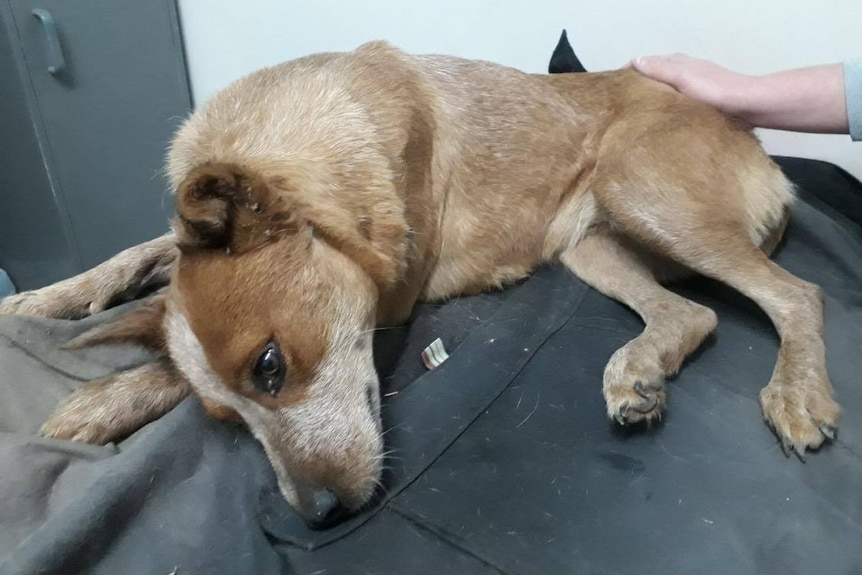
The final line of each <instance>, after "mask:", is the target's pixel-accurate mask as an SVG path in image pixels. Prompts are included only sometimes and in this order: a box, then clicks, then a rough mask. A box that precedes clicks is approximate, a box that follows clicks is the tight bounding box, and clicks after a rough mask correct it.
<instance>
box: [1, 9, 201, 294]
mask: <svg viewBox="0 0 862 575" xmlns="http://www.w3.org/2000/svg"><path fill="white" fill-rule="evenodd" d="M0 2H2V4H0V17H2V19H3V27H2V32H4V36H5V37H4V38H2V42H0V267H4V268H6V270H7V271H8V272H9V274H10V275H11V276H12V279H13V280H14V281H15V282H16V284H17V285H18V287H19V288H22V289H28V288H32V287H38V286H39V285H44V284H47V283H50V282H52V281H56V280H58V279H61V278H62V277H66V276H68V275H70V274H72V273H77V272H79V271H82V270H83V269H86V268H89V267H92V266H93V265H95V264H98V263H99V262H101V261H104V260H105V259H107V258H108V257H110V256H111V255H113V254H115V253H116V252H118V251H120V250H122V249H124V248H126V247H129V246H131V245H134V244H136V243H140V242H142V241H145V240H148V239H151V238H153V237H155V236H157V235H159V234H162V233H164V232H165V231H166V230H167V225H168V218H169V216H170V212H171V209H172V204H171V196H170V194H169V192H168V190H167V182H166V180H165V178H164V176H163V174H162V170H163V166H164V157H165V153H166V149H167V145H168V143H169V141H170V138H171V136H172V134H173V132H174V131H175V130H176V128H177V127H178V125H179V123H180V122H181V121H182V119H183V118H184V117H185V116H186V115H187V114H188V112H189V110H190V109H191V98H190V95H189V87H188V79H187V75H186V69H185V60H184V56H183V49H182V41H181V34H180V27H179V21H178V16H177V10H176V5H175V2H174V1H165V0H162V1H153V0H46V1H36V0H0Z"/></svg>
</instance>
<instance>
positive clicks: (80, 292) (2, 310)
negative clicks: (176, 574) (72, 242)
mask: <svg viewBox="0 0 862 575" xmlns="http://www.w3.org/2000/svg"><path fill="white" fill-rule="evenodd" d="M177 253H178V251H177V247H176V238H175V237H174V235H173V234H172V233H171V234H165V235H163V236H160V237H158V238H156V239H154V240H150V241H148V242H145V243H143V244H140V245H137V246H134V247H131V248H129V249H127V250H124V251H122V252H120V253H119V254H117V255H116V256H114V257H112V258H111V259H109V260H107V261H105V262H103V263H101V264H99V265H97V266H96V267H94V268H92V269H90V270H87V271H86V272H84V273H81V274H78V275H76V276H74V277H71V278H69V279H66V280H63V281H60V282H57V283H55V284H52V285H49V286H46V287H44V288H41V289H37V290H33V291H28V292H23V293H20V294H17V295H13V296H9V297H7V298H6V299H4V300H2V301H0V314H20V315H35V316H42V317H54V318H67V319H77V318H82V317H86V316H88V315H92V314H95V313H98V312H100V311H102V310H104V309H106V308H108V307H109V306H111V305H112V304H115V303H118V302H120V301H122V300H130V299H133V298H134V297H135V296H137V295H139V294H140V293H142V292H144V291H146V290H148V289H152V288H155V287H158V286H162V285H165V284H167V283H168V281H169V279H170V274H171V267H172V266H173V263H174V260H175V259H176V257H177Z"/></svg>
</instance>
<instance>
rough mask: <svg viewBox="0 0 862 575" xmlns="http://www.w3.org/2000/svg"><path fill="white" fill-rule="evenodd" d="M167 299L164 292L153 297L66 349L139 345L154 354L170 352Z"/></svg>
mask: <svg viewBox="0 0 862 575" xmlns="http://www.w3.org/2000/svg"><path fill="white" fill-rule="evenodd" d="M166 300H167V296H166V295H165V294H163V293H160V294H157V295H154V296H151V297H150V298H148V299H147V300H145V301H144V302H143V303H142V304H141V305H139V306H138V307H137V308H135V309H134V310H132V311H130V312H126V313H124V314H123V315H121V316H119V317H118V318H116V319H114V320H112V321H110V322H108V323H104V324H101V325H98V326H96V327H94V328H92V329H90V330H88V331H85V332H84V333H82V334H81V335H79V336H77V337H75V338H74V339H72V340H71V341H69V342H67V343H66V344H65V345H64V346H63V349H70V350H72V349H83V348H87V347H94V346H97V345H118V344H124V343H135V344H138V345H142V346H144V347H146V348H148V349H151V350H153V351H157V352H161V353H167V344H166V342H165V333H164V328H163V327H162V321H163V320H164V317H165V302H166Z"/></svg>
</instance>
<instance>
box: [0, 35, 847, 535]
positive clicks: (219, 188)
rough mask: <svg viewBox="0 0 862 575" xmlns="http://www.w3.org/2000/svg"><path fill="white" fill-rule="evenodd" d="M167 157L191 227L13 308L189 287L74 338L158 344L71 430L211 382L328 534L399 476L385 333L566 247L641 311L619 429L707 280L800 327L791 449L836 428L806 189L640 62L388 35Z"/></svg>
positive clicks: (613, 376)
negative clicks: (540, 65) (474, 50)
mask: <svg viewBox="0 0 862 575" xmlns="http://www.w3.org/2000/svg"><path fill="white" fill-rule="evenodd" d="M167 173H168V176H169V179H170V182H171V186H172V188H173V190H174V191H175V200H176V217H175V218H174V220H173V221H172V232H171V233H169V234H167V235H165V236H163V237H161V238H157V239H155V240H152V241H150V242H147V243H145V244H142V245H140V246H136V247H133V248H130V249H128V250H126V251H124V252H122V253H120V254H119V255H117V256H115V257H114V258H112V259H110V260H108V261H106V262H105V263H103V264H101V265H99V266H97V267H95V268H93V269H91V270H89V271H87V272H85V273H83V274H81V275H79V276H76V277H73V278H71V279H67V280H65V281H62V282H60V283H58V284H55V285H52V286H48V287H45V288H43V289H39V290H36V291H33V292H28V293H23V294H20V295H17V296H12V297H10V298H7V299H6V300H5V301H4V302H3V303H2V307H0V312H2V313H19V314H32V315H39V316H49V317H65V318H78V317H83V316H86V315H89V314H93V313H96V312H99V311H101V310H103V309H105V308H106V307H108V306H110V305H111V304H112V302H114V301H116V300H117V298H118V297H120V296H122V295H123V294H125V295H128V294H136V293H139V292H140V291H141V290H144V289H152V288H153V287H158V286H164V285H167V287H166V288H165V289H164V291H163V292H162V293H159V294H157V295H156V296H154V297H152V298H151V299H149V300H148V301H147V303H145V304H144V305H141V306H140V307H138V308H137V309H136V310H135V311H133V312H131V313H130V314H128V315H127V316H125V317H123V318H121V319H120V320H118V321H117V322H116V323H112V324H108V325H106V326H103V327H100V328H97V329H95V330H94V331H92V332H90V333H87V334H84V335H83V336H81V337H80V338H79V339H78V340H75V341H73V342H72V343H71V344H70V345H71V346H72V347H75V346H84V345H95V344H99V343H112V342H113V343H115V342H120V341H128V340H138V341H141V342H143V343H144V344H145V345H148V346H149V347H151V348H153V349H154V350H156V351H157V352H158V354H157V357H156V359H155V360H154V361H153V362H152V363H149V364H145V365H143V366H141V367H138V368H135V369H133V370H130V371H127V372H124V373H119V374H116V375H112V376H110V377H108V378H107V379H104V380H100V381H96V382H91V383H89V384H87V385H84V386H83V387H82V388H80V389H79V390H77V391H76V392H74V393H73V394H72V395H71V396H70V397H69V398H68V399H67V400H66V401H65V402H64V403H63V404H62V405H60V407H59V408H58V409H57V411H56V412H55V413H54V414H53V415H52V416H51V418H50V419H49V420H48V421H47V422H46V423H45V425H44V426H43V428H42V432H43V434H44V435H46V436H48V437H53V438H60V439H75V440H80V441H86V442H94V443H104V442H108V441H112V440H115V439H117V438H120V437H123V436H124V435H126V434H128V433H131V432H133V431H135V430H136V429H138V428H139V427H140V426H142V425H143V424H144V423H146V422H148V421H151V420H153V419H155V418H157V417H159V416H161V415H162V414H164V413H165V412H167V411H168V410H170V409H171V408H172V407H174V406H175V405H176V404H177V403H178V402H179V401H180V400H182V399H183V398H184V397H185V396H186V395H188V393H189V392H190V391H194V393H196V394H197V395H198V396H199V397H200V399H201V400H202V402H203V404H204V406H205V408H206V410H207V412H208V413H209V414H211V415H212V416H214V417H216V418H218V419H223V420H238V421H242V422H244V424H245V425H247V426H248V428H249V430H250V431H251V433H253V434H254V436H255V437H256V438H257V439H258V440H259V441H260V443H261V444H262V445H263V447H264V449H265V451H266V453H267V455H268V457H269V459H270V461H271V463H272V465H273V468H274V470H275V472H276V475H277V477H278V481H279V486H280V490H281V492H282V494H283V495H284V497H285V498H286V499H287V501H288V502H289V503H290V504H291V505H292V506H293V507H294V508H295V509H296V510H297V511H298V512H299V513H300V514H301V515H302V516H303V517H305V518H306V519H307V520H308V521H309V523H310V524H311V525H313V526H314V525H317V526H321V525H326V524H327V522H328V521H330V519H331V518H332V517H333V515H334V514H336V510H339V509H347V510H356V509H359V508H361V507H362V506H363V505H364V504H365V503H366V502H367V501H369V499H370V498H371V497H372V495H373V493H374V492H375V489H376V488H377V485H378V482H379V480H380V476H381V468H382V465H383V457H384V456H383V441H382V430H381V423H380V413H379V411H380V394H379V383H378V378H377V374H376V372H375V368H374V364H373V359H372V332H373V330H374V328H375V326H380V325H392V324H399V323H402V322H404V321H406V320H407V319H408V317H409V315H410V313H411V310H412V308H413V306H414V304H415V303H416V302H417V301H420V300H423V301H432V300H445V299H446V298H450V297H453V296H457V295H460V294H473V293H478V292H482V291H484V290H488V289H491V288H498V287H501V286H505V285H507V284H509V283H511V282H513V281H515V280H518V279H520V278H523V277H524V276H526V275H528V274H529V273H530V272H531V270H533V269H534V268H536V266H538V265H539V264H541V263H543V262H562V264H563V265H565V266H566V267H568V269H569V270H571V272H572V273H573V274H574V275H575V276H577V277H578V278H580V279H581V280H582V281H584V282H585V283H587V284H588V285H590V286H592V287H593V288H595V289H596V290H598V291H599V292H601V293H603V294H605V295H606V296H608V297H610V298H613V299H615V300H618V301H620V302H622V303H624V304H625V305H627V306H629V307H630V308H631V309H632V310H634V311H635V312H636V313H637V314H638V315H639V316H640V317H641V318H642V319H643V321H644V324H645V329H644V331H643V333H642V334H640V335H639V336H638V337H636V338H635V339H634V340H632V341H630V342H629V343H627V344H626V345H625V346H623V347H622V348H621V349H619V350H617V351H616V352H615V353H614V354H613V355H612V357H611V358H610V360H609V362H608V364H607V367H606V369H605V372H604V378H603V387H602V391H603V394H604V398H605V400H606V404H607V413H608V416H609V417H610V418H612V419H613V420H616V421H617V422H619V424H621V425H631V424H634V423H637V422H647V423H649V422H652V421H655V420H657V419H658V418H660V417H661V414H662V411H663V409H664V407H665V397H666V392H665V385H664V381H665V378H667V377H668V376H670V375H672V374H674V373H676V372H677V370H678V369H679V368H680V366H681V364H682V363H683V361H684V360H685V359H686V357H687V356H689V355H690V354H691V353H692V352H693V351H695V350H696V349H697V348H698V347H699V346H700V344H701V343H702V342H703V341H704V339H705V338H706V337H707V336H708V335H709V334H710V333H711V332H712V331H713V330H714V329H715V327H716V322H717V320H716V315H715V313H714V312H713V311H712V310H711V309H709V308H707V307H705V306H702V305H699V304H696V303H694V302H692V301H689V300H687V299H685V298H683V297H681V296H679V295H677V294H675V293H673V292H671V291H669V290H667V289H666V288H665V287H663V285H665V284H666V283H667V282H670V281H674V280H677V279H681V278H684V277H686V276H688V275H692V274H701V275H704V276H707V277H710V278H714V279H716V280H719V281H721V282H724V283H726V284H728V285H729V286H731V287H733V288H734V289H736V290H738V291H739V292H741V293H742V294H744V295H746V296H747V297H749V298H750V299H752V300H754V302H756V303H757V304H758V305H759V306H760V307H761V308H762V309H763V310H764V311H765V312H766V313H767V314H768V316H769V317H770V319H771V320H772V322H773V323H774V326H775V328H776V330H777V332H778V334H779V335H780V337H781V347H780V351H779V353H778V358H777V362H776V365H775V370H774V372H773V374H772V378H771V380H770V381H769V383H768V384H767V385H766V387H764V388H763V390H762V391H761V393H760V403H761V407H762V411H763V415H764V418H765V420H766V422H767V423H768V424H769V426H770V427H771V428H772V429H773V430H774V432H775V434H776V435H777V436H778V438H779V439H780V441H781V443H782V445H783V446H784V447H785V450H786V449H787V448H790V449H792V450H794V451H795V452H797V453H798V454H799V455H800V456H802V455H803V454H804V453H805V451H806V450H807V449H812V450H813V449H817V448H818V447H820V446H821V444H822V443H823V442H824V441H825V440H827V439H833V438H834V434H835V431H836V429H837V425H838V419H839V416H840V408H839V406H838V404H837V403H836V402H835V401H834V400H833V397H832V389H831V385H830V382H829V378H828V375H827V370H826V363H825V353H826V350H825V345H824V340H823V321H824V320H823V301H822V296H821V292H820V290H819V288H818V287H817V286H815V285H812V284H811V283H808V282H805V281H803V280H801V279H799V278H797V277H795V276H793V275H791V274H790V273H788V272H787V271H785V270H784V269H782V268H781V267H779V266H778V265H777V264H775V263H774V262H773V261H772V260H771V259H770V258H769V255H770V254H771V252H772V250H773V249H774V248H775V247H776V246H777V244H778V243H779V241H780V239H781V237H782V234H783V232H784V229H785V226H786V224H787V221H788V217H789V216H788V214H789V208H790V206H791V205H792V202H793V201H794V189H793V186H792V184H791V183H790V182H789V181H788V180H787V179H786V178H785V177H784V175H783V174H782V172H781V170H780V169H779V168H778V167H777V165H776V164H774V163H773V162H772V161H771V159H770V158H769V157H768V156H767V154H766V153H765V152H764V150H763V149H762V147H761V146H760V144H759V142H758V140H757V139H756V138H755V136H754V135H753V134H752V130H751V127H750V126H747V125H745V124H743V123H741V122H740V121H738V120H736V119H734V118H730V117H727V116H725V115H722V114H721V113H719V112H718V111H716V110H714V109H712V108H709V107H706V106H704V105H701V104H699V103H697V102H695V101H693V100H690V99H688V98H686V97H684V96H682V95H681V94H679V93H677V92H676V91H674V90H673V89H671V88H669V87H667V86H665V85H663V84H659V83H656V82H653V81H651V80H649V79H646V78H644V77H642V76H641V75H639V74H638V73H637V72H634V71H631V70H618V71H610V72H603V73H585V74H559V75H532V74H526V73H522V72H520V71H517V70H514V69H511V68H507V67H504V66H500V65H496V64H492V63H488V62H482V61H471V60H464V59H458V58H454V57H447V56H436V55H410V54H407V53H404V52H402V51H400V50H399V49H397V48H395V47H393V46H391V45H389V44H388V43H385V42H371V43H368V44H365V45H362V46H360V47H359V48H357V49H355V50H354V51H352V52H347V53H326V54H316V55H311V56H308V57H304V58H300V59H297V60H293V61H290V62H287V63H284V64H281V65H277V66H274V67H271V68H266V69H263V70H260V71H257V72H255V73H252V74H251V75H249V76H246V77H244V78H242V79H240V80H238V81H236V82H235V83H233V84H232V85H230V86H228V87H227V88H225V89H223V90H222V91H221V92H219V93H218V94H216V95H215V96H214V97H213V98H212V99H211V100H210V101H209V102H208V103H206V104H205V105H203V106H202V107H201V108H200V109H198V110H197V111H196V112H194V113H193V114H192V115H191V116H190V117H189V118H188V119H187V121H186V122H185V123H184V124H183V126H182V127H181V128H180V129H179V131H178V132H177V134H176V136H175V138H174V140H173V142H172V144H171V146H170V150H169V153H168V159H167Z"/></svg>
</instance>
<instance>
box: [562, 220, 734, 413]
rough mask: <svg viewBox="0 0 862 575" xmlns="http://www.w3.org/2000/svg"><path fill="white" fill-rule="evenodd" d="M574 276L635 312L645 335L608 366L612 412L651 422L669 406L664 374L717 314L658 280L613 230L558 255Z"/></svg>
mask: <svg viewBox="0 0 862 575" xmlns="http://www.w3.org/2000/svg"><path fill="white" fill-rule="evenodd" d="M560 259H561V260H562V262H563V263H564V264H565V265H566V266H567V267H568V268H569V269H570V270H572V272H574V274H575V275H576V276H578V277H579V278H581V280H583V281H584V282H585V283H587V284H589V285H590V286H591V287H593V288H594V289H596V290H598V291H600V292H601V293H603V294H605V295H606V296H608V297H611V298H613V299H615V300H617V301H619V302H621V303H623V304H625V305H627V306H629V307H630V308H631V309H632V310H634V311H635V312H636V313H637V314H638V315H640V316H641V318H642V319H643V321H644V323H645V324H646V326H645V329H644V331H643V333H642V334H641V335H640V336H638V337H636V338H635V339H633V340H632V341H630V342H629V343H627V344H626V345H625V346H623V347H622V348H620V349H618V350H617V351H616V352H615V353H614V354H613V356H612V357H611V359H610V361H608V364H607V366H606V368H605V374H604V384H603V390H602V391H603V393H604V396H605V401H606V404H607V410H608V416H609V417H611V418H612V419H615V420H616V421H618V422H619V423H621V424H627V423H635V422H638V421H647V422H649V421H652V420H655V419H658V418H660V417H661V413H662V410H663V408H664V405H665V378H666V377H668V376H670V375H673V374H675V373H676V372H677V370H678V369H679V368H680V365H682V363H683V361H684V360H685V358H686V357H687V356H688V355H689V354H691V353H692V352H693V351H694V350H695V349H697V348H698V347H699V346H700V344H701V342H703V340H704V339H706V337H707V336H708V335H709V334H710V333H712V331H713V330H714V329H715V327H716V322H717V320H716V316H715V313H714V312H713V311H712V310H711V309H709V308H707V307H704V306H702V305H699V304H696V303H694V302H692V301H689V300H687V299H685V298H683V297H681V296H679V295H677V294H675V293H673V292H671V291H668V290H667V289H665V288H663V287H662V286H661V285H659V283H658V282H657V281H656V279H655V276H654V270H653V269H651V268H650V266H649V265H648V264H647V263H646V262H645V261H644V260H643V258H642V257H641V256H640V255H639V254H638V253H637V252H636V251H634V250H633V249H632V248H630V247H629V246H627V245H626V244H625V242H623V241H622V240H621V239H620V238H618V237H615V236H614V235H612V234H611V233H609V232H596V233H594V234H593V235H590V236H588V237H586V238H584V239H583V240H582V241H581V242H580V243H579V244H578V245H576V246H574V247H571V248H569V249H568V250H566V251H564V252H563V253H562V254H561V255H560Z"/></svg>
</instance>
